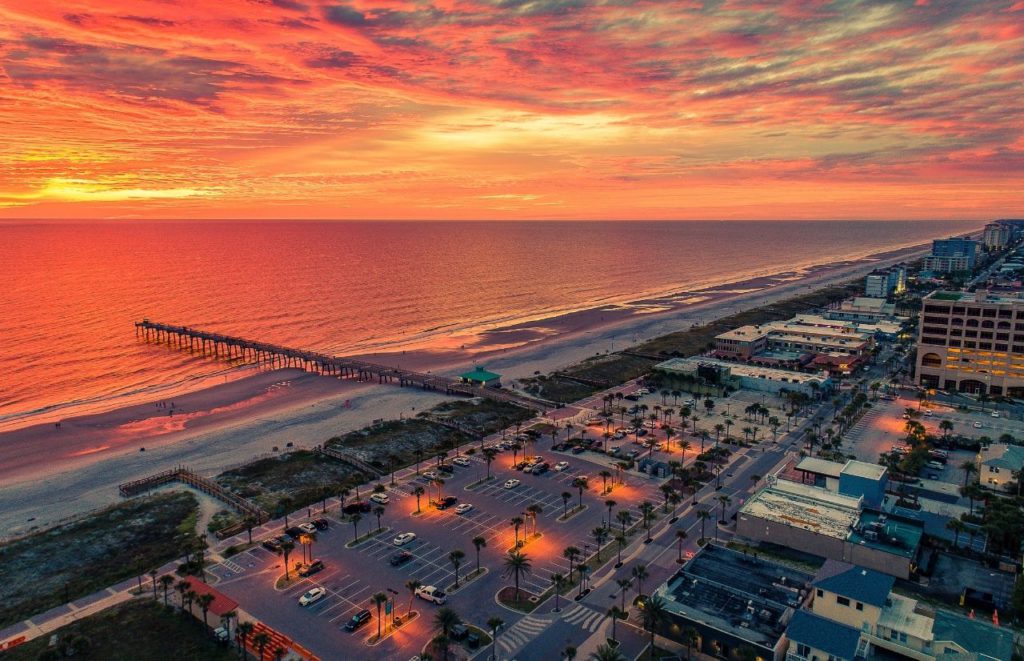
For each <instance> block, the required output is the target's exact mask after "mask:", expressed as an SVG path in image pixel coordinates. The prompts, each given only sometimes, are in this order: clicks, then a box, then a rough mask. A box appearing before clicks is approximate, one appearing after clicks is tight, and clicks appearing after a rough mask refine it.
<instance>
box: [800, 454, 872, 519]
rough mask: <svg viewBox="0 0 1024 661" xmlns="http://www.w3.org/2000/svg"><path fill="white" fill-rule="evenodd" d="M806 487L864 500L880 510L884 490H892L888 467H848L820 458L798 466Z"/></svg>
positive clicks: (851, 463)
mask: <svg viewBox="0 0 1024 661" xmlns="http://www.w3.org/2000/svg"><path fill="white" fill-rule="evenodd" d="M796 470H797V472H799V473H801V475H802V476H803V478H804V482H802V483H806V482H807V481H808V479H809V480H810V483H811V484H812V485H813V486H815V487H818V488H821V489H824V490H826V491H829V492H832V493H838V494H842V495H844V496H851V497H853V498H863V499H864V503H865V504H867V505H870V506H871V507H881V506H882V503H883V502H884V501H885V490H886V489H887V488H888V486H889V472H888V470H887V469H886V468H885V466H879V465H878V464H869V463H867V462H864V461H857V460H856V459H851V460H849V461H847V462H846V463H840V462H838V461H828V460H826V459H819V458H818V457H804V458H803V459H801V460H800V463H798V464H797V465H796Z"/></svg>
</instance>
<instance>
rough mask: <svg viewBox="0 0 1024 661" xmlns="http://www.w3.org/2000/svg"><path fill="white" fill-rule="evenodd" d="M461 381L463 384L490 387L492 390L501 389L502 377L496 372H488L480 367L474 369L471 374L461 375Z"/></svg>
mask: <svg viewBox="0 0 1024 661" xmlns="http://www.w3.org/2000/svg"><path fill="white" fill-rule="evenodd" d="M459 379H460V380H461V381H462V382H463V383H470V384H473V385H474V386H490V387H492V388H500V387H501V375H500V374H495V373H494V372H488V371H487V370H485V369H484V368H483V367H480V366H476V367H474V368H473V371H471V372H466V373H465V374H460V375H459Z"/></svg>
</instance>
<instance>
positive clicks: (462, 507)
mask: <svg viewBox="0 0 1024 661" xmlns="http://www.w3.org/2000/svg"><path fill="white" fill-rule="evenodd" d="M471 509H473V504H472V503H462V504H461V505H459V506H458V507H456V508H455V513H456V514H465V513H466V512H468V511H469V510H471Z"/></svg>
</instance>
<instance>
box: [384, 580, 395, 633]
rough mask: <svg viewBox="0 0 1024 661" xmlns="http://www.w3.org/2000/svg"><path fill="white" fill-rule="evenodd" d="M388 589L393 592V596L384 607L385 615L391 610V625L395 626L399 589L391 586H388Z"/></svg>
mask: <svg viewBox="0 0 1024 661" xmlns="http://www.w3.org/2000/svg"><path fill="white" fill-rule="evenodd" d="M387 590H388V592H390V593H391V595H392V597H391V599H390V600H388V602H387V603H386V604H385V605H384V609H385V613H384V615H385V616H387V615H388V611H390V614H391V625H390V626H392V627H394V626H395V597H397V596H398V591H397V590H392V589H391V588H388V589H387Z"/></svg>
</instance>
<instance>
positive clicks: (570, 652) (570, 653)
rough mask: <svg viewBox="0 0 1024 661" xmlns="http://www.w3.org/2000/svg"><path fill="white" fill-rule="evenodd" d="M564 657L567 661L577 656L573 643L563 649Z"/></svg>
mask: <svg viewBox="0 0 1024 661" xmlns="http://www.w3.org/2000/svg"><path fill="white" fill-rule="evenodd" d="M562 658H563V659H565V661H573V659H575V658H576V648H575V647H573V646H572V645H569V646H568V647H566V648H565V649H564V650H562Z"/></svg>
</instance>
